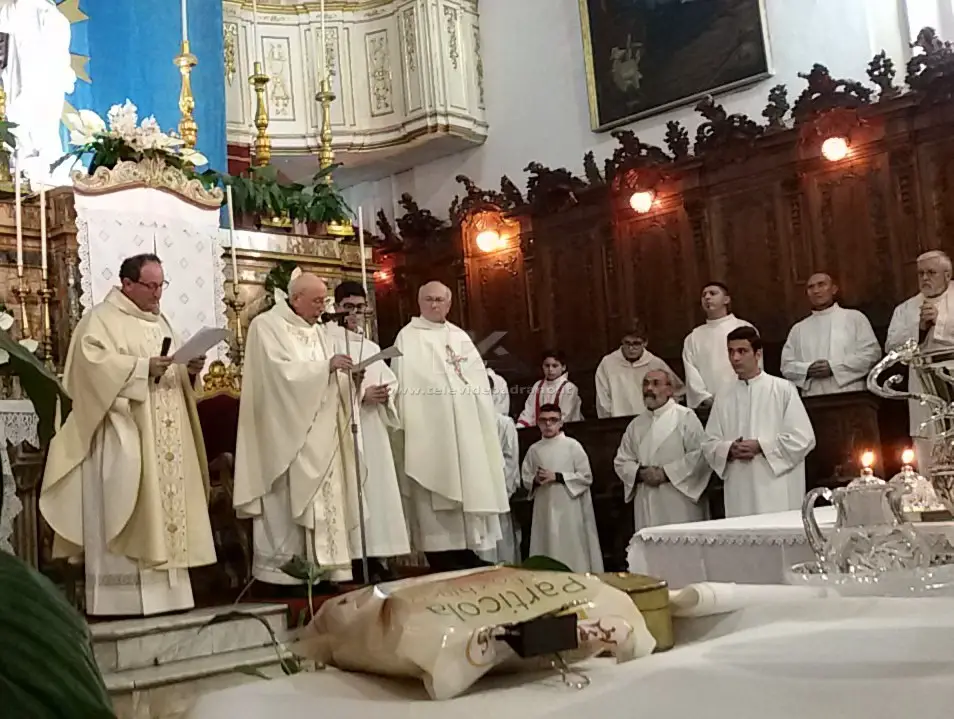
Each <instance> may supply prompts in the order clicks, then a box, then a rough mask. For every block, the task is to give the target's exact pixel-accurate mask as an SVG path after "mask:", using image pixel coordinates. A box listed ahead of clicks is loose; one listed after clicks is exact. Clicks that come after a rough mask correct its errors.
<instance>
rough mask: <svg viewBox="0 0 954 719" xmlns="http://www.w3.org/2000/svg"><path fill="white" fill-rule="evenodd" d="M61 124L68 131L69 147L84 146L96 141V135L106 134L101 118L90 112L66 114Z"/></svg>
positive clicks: (82, 111)
mask: <svg viewBox="0 0 954 719" xmlns="http://www.w3.org/2000/svg"><path fill="white" fill-rule="evenodd" d="M63 124H64V125H66V127H67V128H68V129H69V131H70V144H71V145H86V144H88V143H90V142H92V141H93V140H95V139H96V135H98V134H100V133H104V132H106V123H105V122H103V118H101V117H100V116H99V115H97V114H96V113H95V112H93V111H92V110H80V111H79V113H78V114H77V113H75V112H70V113H67V115H66V117H65V118H64V120H63Z"/></svg>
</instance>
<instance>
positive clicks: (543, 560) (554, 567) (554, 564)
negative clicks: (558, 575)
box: [517, 554, 573, 572]
mask: <svg viewBox="0 0 954 719" xmlns="http://www.w3.org/2000/svg"><path fill="white" fill-rule="evenodd" d="M517 568H518V569H531V570H533V571H537V572H572V571H573V570H572V569H570V568H569V567H568V566H566V565H565V564H564V563H563V562H558V561H557V560H555V559H553V558H552V557H547V556H545V555H543V554H535V555H533V556H532V557H527V558H526V559H525V560H523V561H522V562H521V563H520V564H519V565H517Z"/></svg>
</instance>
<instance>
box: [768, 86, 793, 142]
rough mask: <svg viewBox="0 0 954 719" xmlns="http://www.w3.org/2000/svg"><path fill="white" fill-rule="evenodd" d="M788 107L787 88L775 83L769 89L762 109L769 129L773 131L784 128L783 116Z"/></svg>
mask: <svg viewBox="0 0 954 719" xmlns="http://www.w3.org/2000/svg"><path fill="white" fill-rule="evenodd" d="M790 109H791V105H789V104H788V88H787V87H785V85H776V86H775V87H773V88H772V89H771V90H769V96H768V104H767V105H766V106H765V109H764V110H762V117H764V118H765V119H766V120H768V129H769V131H771V132H775V131H778V130H784V129H785V116H786V115H787V114H788V111H789V110H790Z"/></svg>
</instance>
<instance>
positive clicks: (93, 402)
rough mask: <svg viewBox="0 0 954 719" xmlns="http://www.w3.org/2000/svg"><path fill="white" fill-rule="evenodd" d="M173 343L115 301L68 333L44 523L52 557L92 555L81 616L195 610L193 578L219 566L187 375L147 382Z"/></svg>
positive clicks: (162, 325)
mask: <svg viewBox="0 0 954 719" xmlns="http://www.w3.org/2000/svg"><path fill="white" fill-rule="evenodd" d="M165 337H169V338H172V340H173V344H172V351H174V350H175V348H176V341H175V333H174V332H173V331H172V328H171V327H170V326H169V323H168V322H167V321H166V319H165V318H164V317H163V316H162V315H157V314H152V313H150V312H143V311H142V310H140V309H139V308H137V307H136V305H135V304H133V302H132V301H131V300H129V299H127V298H126V296H125V295H123V294H122V292H120V291H119V290H118V289H113V290H112V291H111V292H110V293H109V294H108V295H107V296H106V299H105V300H104V301H103V302H102V303H101V304H99V305H97V306H96V307H94V308H93V309H92V310H91V311H90V312H89V313H88V314H87V315H86V316H85V317H83V319H81V320H80V322H79V324H78V325H77V326H76V329H75V330H74V332H73V338H72V340H71V341H70V349H69V354H68V355H67V357H66V368H65V371H64V384H65V387H66V390H67V392H68V393H69V395H70V397H71V398H72V400H73V410H72V412H71V414H70V415H69V417H68V418H67V420H66V422H65V423H64V424H63V426H62V427H60V429H59V431H58V432H57V433H56V436H55V437H53V441H52V442H51V443H50V451H49V455H48V457H47V461H46V469H45V472H44V476H43V486H42V489H41V492H40V512H41V513H42V514H43V517H44V519H46V521H47V522H48V523H49V525H50V527H52V528H53V531H54V533H55V540H54V554H55V555H56V556H71V557H72V556H79V555H80V554H85V562H86V611H87V613H88V614H91V615H113V616H115V615H150V614H158V613H161V612H168V611H175V610H180V609H190V608H191V607H192V606H193V600H192V586H191V584H190V583H189V571H188V569H189V567H199V566H203V565H207V564H214V563H215V546H214V544H213V541H212V527H211V524H210V522H209V513H208V505H207V490H208V465H207V463H206V457H205V447H204V444H203V441H202V433H201V430H200V428H199V419H198V416H197V414H196V411H195V400H194V398H193V395H192V388H191V386H190V384H189V375H188V373H187V371H186V369H185V367H184V366H183V365H172V366H171V367H170V368H169V369H168V370H166V373H165V374H164V375H162V377H161V378H160V379H159V382H158V384H157V383H156V381H155V379H151V378H150V377H149V358H150V357H155V356H158V355H159V354H160V352H161V350H162V341H163V338H165Z"/></svg>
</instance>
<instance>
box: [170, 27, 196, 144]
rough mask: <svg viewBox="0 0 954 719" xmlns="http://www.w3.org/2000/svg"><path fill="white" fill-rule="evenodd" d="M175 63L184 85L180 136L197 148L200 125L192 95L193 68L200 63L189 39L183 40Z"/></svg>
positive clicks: (180, 99) (180, 98)
mask: <svg viewBox="0 0 954 719" xmlns="http://www.w3.org/2000/svg"><path fill="white" fill-rule="evenodd" d="M173 63H174V64H175V66H176V67H178V68H179V73H180V74H181V75H182V87H181V89H180V90H179V112H180V113H181V116H180V117H179V136H180V137H181V138H182V142H183V143H184V144H185V146H186V147H189V148H195V144H196V141H197V140H198V137H199V126H198V125H197V124H196V121H195V117H194V116H193V113H194V112H195V97H194V96H193V95H192V68H194V67H195V66H196V65H198V64H199V61H198V59H196V56H195V55H193V54H192V52H190V50H189V41H188V40H183V41H182V51H181V52H180V53H179V54H178V55H176V57H175V59H174V60H173Z"/></svg>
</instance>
